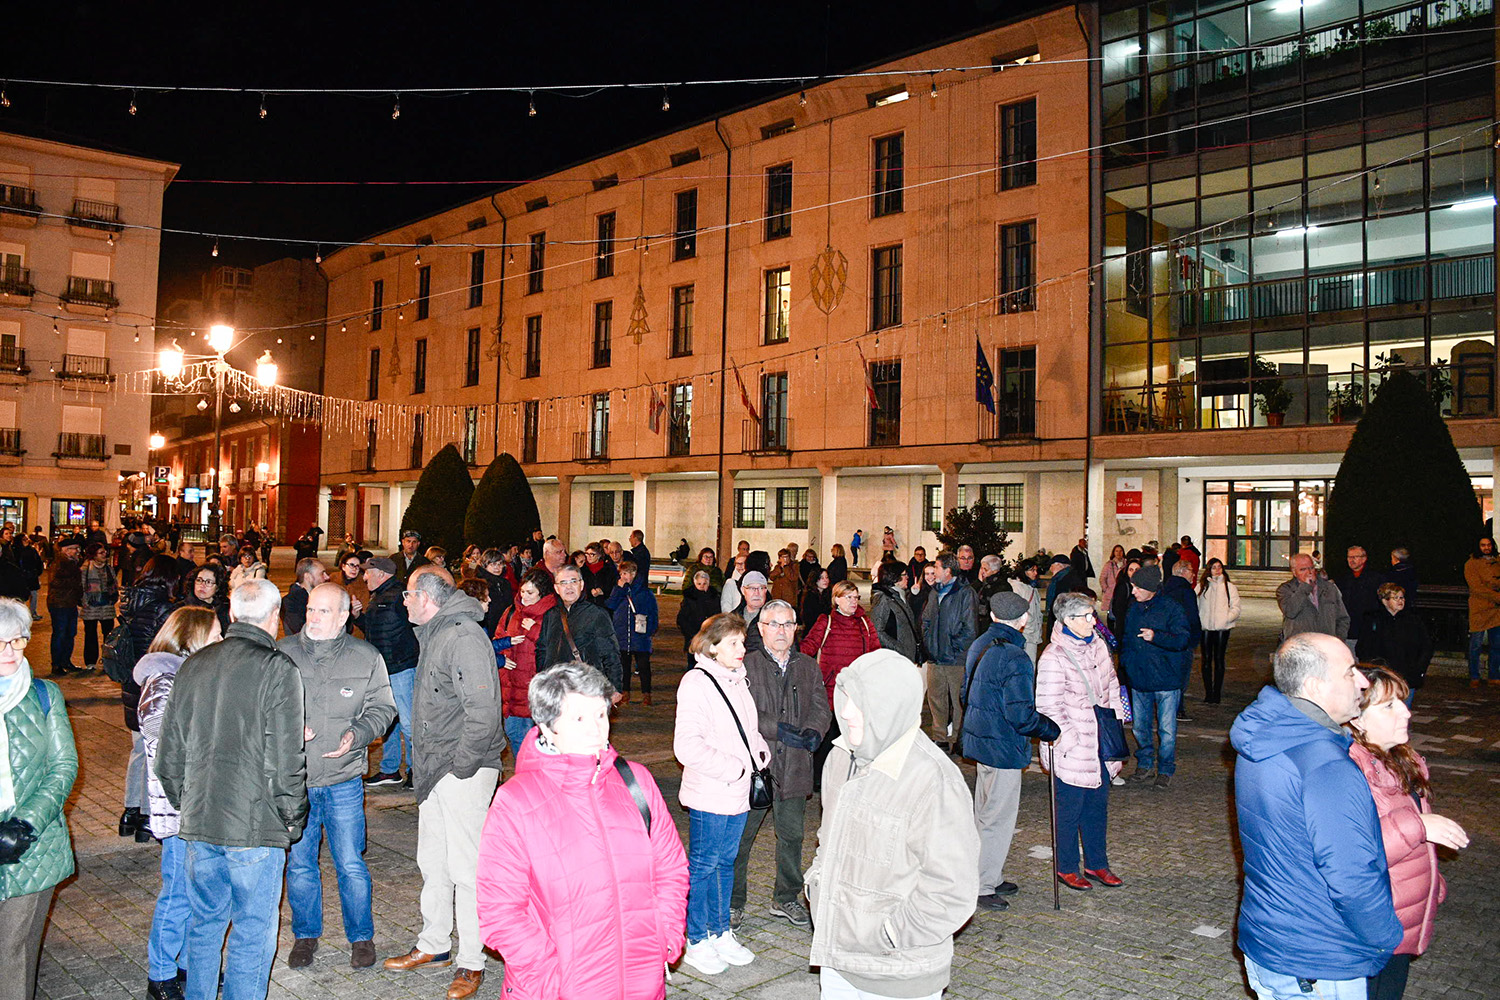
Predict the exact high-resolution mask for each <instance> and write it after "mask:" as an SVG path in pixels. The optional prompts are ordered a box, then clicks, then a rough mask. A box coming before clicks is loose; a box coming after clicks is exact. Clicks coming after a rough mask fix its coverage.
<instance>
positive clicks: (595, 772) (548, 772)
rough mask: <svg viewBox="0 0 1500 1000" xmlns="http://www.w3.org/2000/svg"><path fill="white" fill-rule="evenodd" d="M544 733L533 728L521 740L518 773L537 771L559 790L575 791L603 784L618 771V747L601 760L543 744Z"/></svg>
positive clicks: (539, 775) (538, 728) (609, 750)
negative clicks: (616, 760) (616, 765)
mask: <svg viewBox="0 0 1500 1000" xmlns="http://www.w3.org/2000/svg"><path fill="white" fill-rule="evenodd" d="M541 737H542V730H541V728H540V727H539V726H532V727H531V731H530V732H528V733H527V734H526V738H525V739H524V740H522V741H521V752H520V753H518V754H517V755H516V774H517V775H520V774H523V773H531V772H535V773H536V774H537V776H538V777H541V778H543V779H544V780H546V782H547V783H548V784H549V785H550V786H552V787H555V788H562V789H565V790H566V789H573V788H582V787H584V786H587V785H600V784H602V782H603V781H604V779H605V777H606V776H607V775H610V774H613V773H614V769H615V757H617V756H618V754H616V753H615V748H614V747H612V746H606V747H605V748H604V752H603V753H601V754H599V755H598V756H597V757H596V756H594V755H592V754H581V753H558V752H557V751H555V750H552V749H551V748H550V747H548V748H544V747H543V746H542V745H541V742H540V741H541Z"/></svg>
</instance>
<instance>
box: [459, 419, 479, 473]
mask: <svg viewBox="0 0 1500 1000" xmlns="http://www.w3.org/2000/svg"><path fill="white" fill-rule="evenodd" d="M463 445H464V447H463V452H464V461H465V462H468V463H469V464H470V465H474V464H475V463H476V462H477V461H478V460H479V407H477V406H466V407H464V441H463Z"/></svg>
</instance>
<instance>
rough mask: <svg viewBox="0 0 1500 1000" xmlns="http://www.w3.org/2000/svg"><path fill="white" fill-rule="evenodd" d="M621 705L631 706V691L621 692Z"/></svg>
mask: <svg viewBox="0 0 1500 1000" xmlns="http://www.w3.org/2000/svg"><path fill="white" fill-rule="evenodd" d="M620 704H621V705H629V704H630V692H629V691H621V692H620Z"/></svg>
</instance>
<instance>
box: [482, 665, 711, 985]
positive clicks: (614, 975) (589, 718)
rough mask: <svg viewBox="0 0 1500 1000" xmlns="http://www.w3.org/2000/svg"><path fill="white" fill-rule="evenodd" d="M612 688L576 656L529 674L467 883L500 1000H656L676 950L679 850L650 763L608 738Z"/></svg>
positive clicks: (683, 867) (683, 888) (683, 875)
mask: <svg viewBox="0 0 1500 1000" xmlns="http://www.w3.org/2000/svg"><path fill="white" fill-rule="evenodd" d="M614 693H615V692H614V688H613V687H612V686H611V685H610V683H609V681H608V680H606V679H605V677H604V675H603V674H601V673H600V672H599V671H597V670H595V669H594V668H593V667H589V666H585V665H584V664H581V663H565V664H560V665H558V666H555V667H553V668H552V669H550V670H547V671H544V672H543V673H540V674H538V675H537V676H536V677H535V678H534V679H533V680H532V682H531V688H530V707H531V718H532V719H533V720H534V721H535V722H536V727H535V728H533V729H532V730H531V731H530V732H529V733H528V734H527V735H526V739H525V741H524V742H523V743H522V744H521V752H520V754H519V755H518V756H517V759H516V773H515V776H514V777H512V778H511V779H510V780H509V781H507V782H506V783H505V784H503V785H501V786H500V789H499V791H497V792H496V793H495V799H494V801H493V802H492V803H491V805H490V811H489V816H488V817H487V818H486V819H485V823H484V834H483V836H482V838H481V839H480V843H479V872H478V877H477V880H476V886H475V888H476V890H477V896H478V902H479V928H480V931H481V933H482V934H483V937H484V943H485V944H487V945H489V946H490V947H491V948H494V949H495V950H496V951H497V952H499V953H500V956H501V957H502V958H503V959H505V984H504V987H503V989H502V991H501V995H502V996H504V997H505V998H506V1000H661V998H662V997H664V996H665V995H666V964H667V963H668V962H672V961H675V960H676V958H677V956H678V955H680V954H681V953H682V929H683V917H684V913H685V912H686V910H687V859H686V857H685V856H684V855H683V851H682V841H681V840H680V839H678V836H677V826H676V824H675V823H673V821H672V814H671V813H670V812H668V811H667V804H666V802H665V800H663V799H662V796H661V792H660V791H659V790H658V789H657V787H656V782H655V781H654V780H653V779H652V777H651V772H650V771H648V770H647V769H646V768H645V767H644V766H642V765H640V764H626V763H625V761H624V759H623V758H621V757H618V756H617V755H616V754H615V751H614V749H613V748H611V747H610V746H609V706H610V698H611V697H612V696H613V695H614ZM626 774H628V775H629V777H628V778H627V777H626ZM637 796H639V797H640V798H641V799H642V800H643V802H644V807H645V808H644V811H643V809H642V807H641V806H640V805H638V804H637Z"/></svg>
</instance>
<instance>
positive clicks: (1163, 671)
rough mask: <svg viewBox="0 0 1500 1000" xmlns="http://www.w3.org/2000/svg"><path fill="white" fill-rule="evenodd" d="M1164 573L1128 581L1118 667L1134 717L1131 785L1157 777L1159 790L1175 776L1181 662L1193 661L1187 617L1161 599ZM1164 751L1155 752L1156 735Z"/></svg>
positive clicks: (1142, 572) (1154, 570) (1152, 569)
mask: <svg viewBox="0 0 1500 1000" xmlns="http://www.w3.org/2000/svg"><path fill="white" fill-rule="evenodd" d="M1161 584H1162V580H1161V567H1160V566H1142V567H1141V568H1140V569H1138V570H1136V571H1135V576H1133V577H1131V578H1130V590H1131V593H1132V595H1133V596H1134V597H1135V603H1133V604H1131V606H1130V611H1129V613H1128V614H1126V616H1125V629H1124V632H1123V633H1122V634H1121V635H1120V666H1121V668H1122V669H1123V670H1124V671H1125V683H1127V684H1129V685H1130V708H1131V711H1132V713H1133V714H1134V715H1135V723H1134V725H1135V740H1136V743H1138V744H1139V746H1137V747H1136V751H1135V773H1133V774H1132V775H1131V776H1130V780H1131V781H1145V780H1147V779H1148V778H1151V777H1152V776H1153V772H1154V774H1155V778H1156V787H1157V788H1166V787H1168V786H1169V785H1171V784H1172V775H1173V774H1176V773H1177V707H1178V705H1180V704H1182V659H1183V655H1184V652H1186V654H1187V655H1188V656H1191V655H1192V649H1193V636H1192V629H1191V627H1190V626H1189V625H1188V620H1187V616H1186V615H1184V614H1183V613H1182V608H1181V607H1180V606H1178V604H1177V602H1176V601H1174V600H1172V599H1171V598H1170V597H1165V598H1164V597H1161V596H1159V591H1160V590H1161ZM1158 734H1159V735H1160V737H1161V749H1160V751H1159V752H1158V750H1157V747H1156V737H1157V735H1158Z"/></svg>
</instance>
